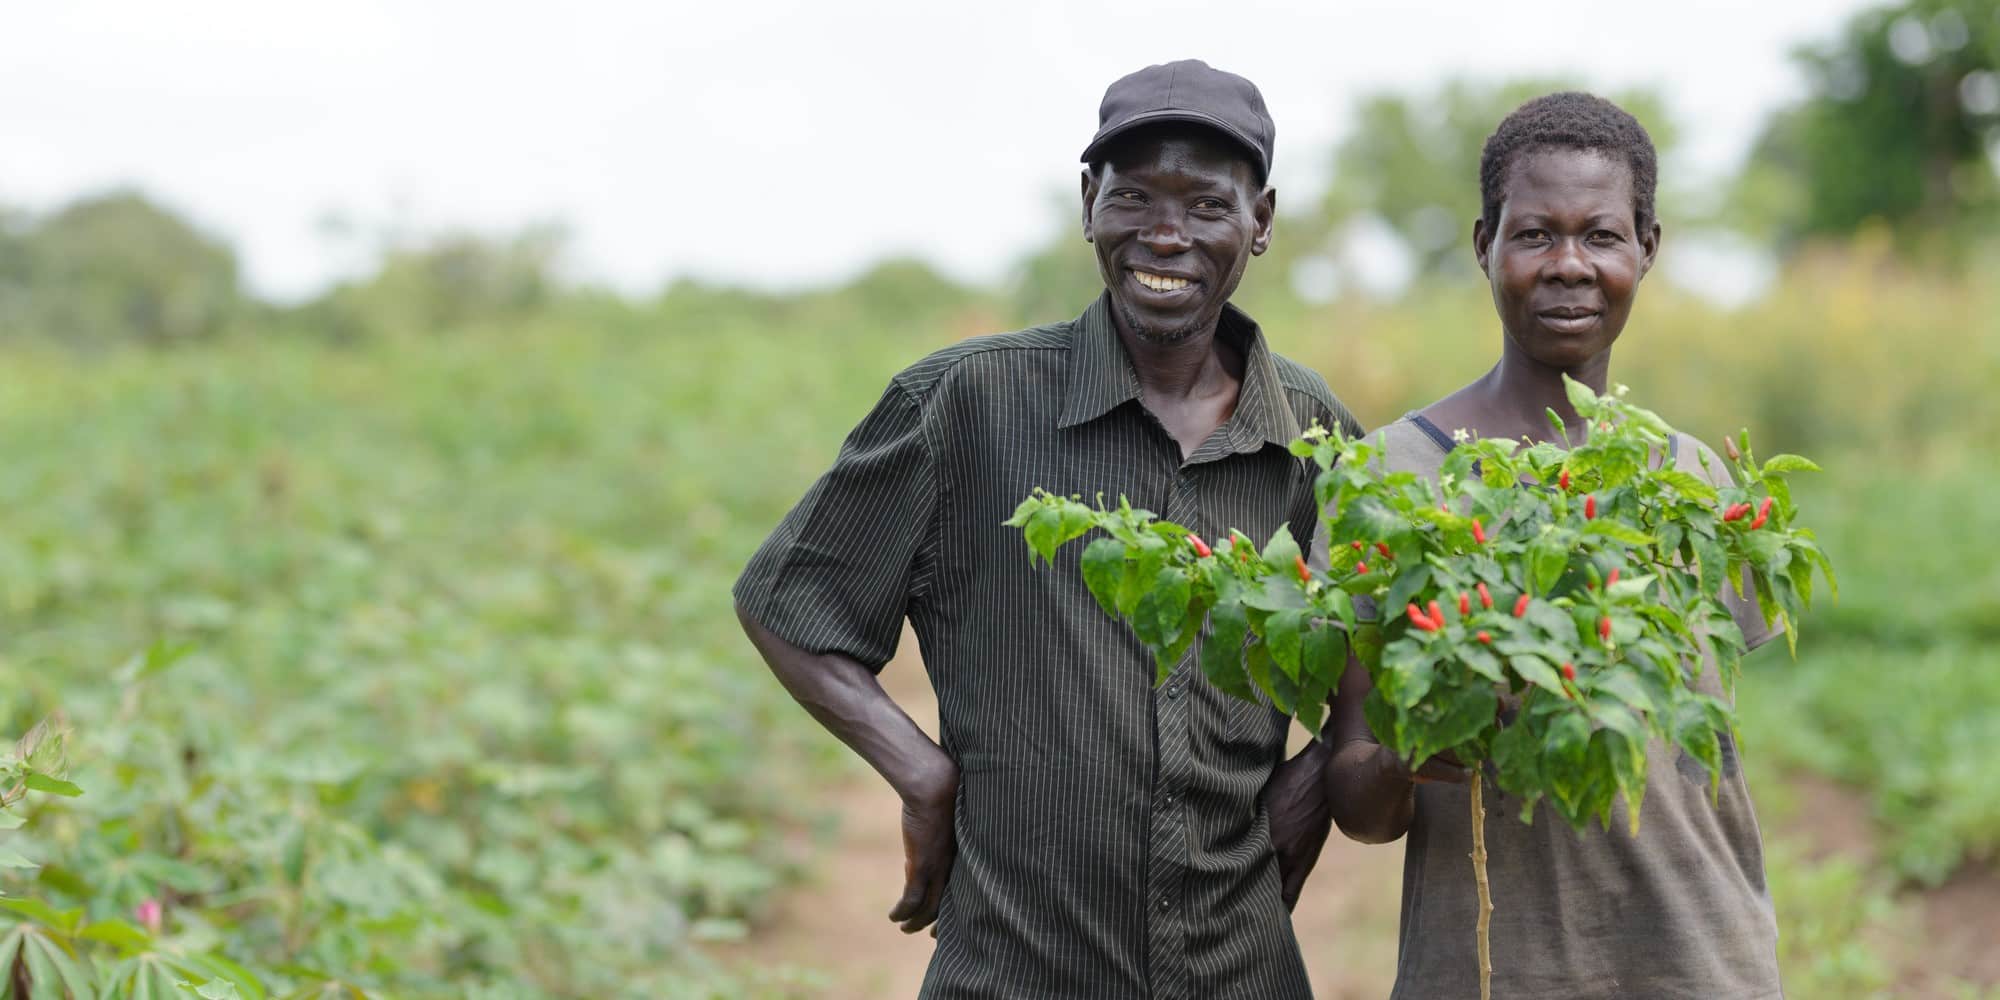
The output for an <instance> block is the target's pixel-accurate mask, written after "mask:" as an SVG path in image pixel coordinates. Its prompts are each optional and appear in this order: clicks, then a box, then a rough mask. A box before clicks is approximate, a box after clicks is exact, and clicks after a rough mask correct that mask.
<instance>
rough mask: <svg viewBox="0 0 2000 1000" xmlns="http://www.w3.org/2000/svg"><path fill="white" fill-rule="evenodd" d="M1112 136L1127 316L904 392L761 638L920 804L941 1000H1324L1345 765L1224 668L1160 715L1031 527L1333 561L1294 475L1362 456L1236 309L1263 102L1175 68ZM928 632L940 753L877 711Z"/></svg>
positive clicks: (781, 672) (872, 420)
mask: <svg viewBox="0 0 2000 1000" xmlns="http://www.w3.org/2000/svg"><path fill="white" fill-rule="evenodd" d="M1099 122H1100V127H1099V129H1098V132H1097V135H1096V137H1095V138H1093V139H1092V140H1091V142H1090V145H1089V146H1088V147H1087V148H1086V149H1085V150H1084V153H1083V160H1084V162H1085V163H1087V164H1088V165H1089V166H1088V168H1087V169H1086V170H1085V171H1084V173H1083V178H1082V186H1083V227H1084V238H1085V239H1086V240H1088V241H1090V242H1091V243H1092V244H1094V245H1095V247H1096V251H1097V260H1098V269H1099V271H1100V273H1101V275H1102V277H1103V279H1104V284H1105V292H1104V294H1103V296H1102V297H1100V298H1099V299H1098V301H1097V302H1096V304H1094V305H1092V306H1091V307H1090V309H1089V310H1088V311H1086V312H1085V313H1084V314H1083V315H1082V316H1080V317H1078V318H1076V319H1074V320H1071V321H1069V322H1065V323H1058V324H1054V325H1051V326H1044V327H1038V328H1035V329H1031V330H1024V331H1020V332H1017V333H1009V334H1001V335H996V336H989V337H980V338H975V339H972V340H968V341H965V342H963V343H960V344H958V345H956V346H953V347H950V348H946V349H945V350H942V351H939V352H938V353H936V354H933V355H931V356H930V357H928V358H925V359H924V360H922V361H920V362H918V363H917V364H916V365H915V366H913V367H911V368H909V369H907V370H905V371H904V372H902V373H901V374H899V375H897V376H896V377H895V378H894V379H892V380H891V381H890V384H889V388H888V390H887V392H886V393H885V394H884V395H883V397H882V399H881V401H880V402H879V403H878V404H877V405H876V407H875V409H874V411H873V412H871V413H870V414H869V415H868V416H867V417H866V418H865V419H863V420H862V422H861V424H860V425H859V426H858V427H856V428H855V430H854V431H853V433H852V434H851V435H850V436H849V438H848V440H847V442H846V444H845V445H844V446H843V447H842V449H841V453H840V457H839V458H838V460H836V462H835V464H834V466H833V468H832V470H830V471H829V472H828V473H827V474H826V475H825V476H824V477H822V478H821V479H820V481H819V482H818V483H817V484H815V485H814V486H813V488H812V489H811V490H810V491H809V492H808V493H807V494H806V496H805V498H804V499H803V500H802V501H800V503H799V505H798V506H797V507H796V508H794V509H793V510H792V512H791V513H790V514H789V515H787V517H786V518H785V520H784V522H783V523H782V524H781V525H779V527H778V529H777V530H776V531H775V532H773V533H772V535H771V537H770V538H769V539H768V540H767V541H766V542H765V543H764V546H763V548H762V549H760V550H759V551H758V553H757V555H756V557H755V558H754V559H753V560H752V561H751V563H750V566H749V568H748V569H746V570H745V571H744V574H743V577H742V579H740V580H739V581H738V582H737V585H736V590H735V596H736V601H737V610H738V614H739V616H740V617H741V619H742V621H743V626H744V630H745V631H746V632H747V633H748V634H749V635H750V638H751V640H752V642H754V643H755V644H756V646H757V648H758V650H759V652H761V653H762V654H763V656H764V658H765V660H766V661H767V662H768V663H769V664H770V666H771V669H772V671H773V672H774V673H776V674H777V676H778V678H779V680H780V681H782V682H783V683H784V685H785V687H786V688H787V690H789V691H790V692H791V693H792V695H793V696H794V697H795V698H797V699H798V701H799V702H800V703H801V704H802V705H804V706H805V708H806V709H807V710H808V711H809V712H811V713H812V714H813V716H814V718H816V719H818V720H819V721H820V722H821V723H822V724H823V725H825V726H826V727H827V729H829V730H830V731H831V732H833V733H834V735H836V736H838V737H839V738H840V739H841V740H842V741H843V742H845V743H846V744H847V745H848V746H849V747H851V748H853V749H854V751H855V752H856V753H858V754H860V755H861V756H862V757H863V758H864V759H866V760H867V761H868V762H869V764H871V765H873V766H874V767H875V769H876V770H877V771H878V772H880V773H881V775H882V776H883V777H884V778H885V779H887V780H888V781H889V783H890V784H891V785H892V786H893V787H894V788H895V789H896V791H897V792H898V794H899V795H901V797H902V800H903V836H904V848H905V852H906V865H905V874H906V885H905V888H904V892H903V896H902V898H901V899H900V900H899V901H898V902H897V903H896V905H895V908H894V909H893V910H892V911H891V912H890V914H889V916H890V919H891V920H894V921H897V922H899V923H900V924H901V925H902V928H903V930H904V931H906V932H912V931H917V930H921V929H923V928H924V927H926V926H929V925H930V924H931V923H932V921H933V920H935V921H936V928H935V933H936V935H937V939H938V943H937V950H936V953H935V955H934V956H933V958H932V961H931V966H930V970H929V973H928V975H927V976H926V978H925V981H924V987H923V992H922V996H924V997H934V998H969V997H981V998H984V997H1036V998H1048V997H1077V998H1090V1000H1116V998H1126V997H1133V998H1137V997H1157V998H1162V1000H1166V998H1177V997H1221V996H1228V997H1236V996H1256V997H1260V998H1274V1000H1277V998H1293V997H1297V998H1304V997H1307V996H1309V995H1310V991H1309V987H1308V985H1307V982H1306V975H1305V971H1304V968H1303V965H1302V963H1301V962H1300V959H1299V949H1298V944H1297V942H1296V941H1295V940H1294V938H1293V936H1292V931H1291V924H1290V919H1289V916H1288V915H1287V902H1288V901H1289V899H1291V898H1296V894H1297V890H1298V887H1299V884H1300V883H1301V882H1303V880H1304V877H1305V873H1306V871H1307V870H1309V869H1310V867H1311V864H1312V861H1313V859H1314V858H1316V856H1317V854H1318V851H1319V847H1320V845H1321V843H1322V842H1323V840H1324V838H1325V835H1326V832H1327V824H1328V816H1329V814H1328V813H1327V811H1326V806H1325V803H1324V795H1323V791H1322V786H1321V784H1320V781H1319V772H1320V770H1321V769H1322V767H1323V764H1324V751H1323V750H1322V749H1321V748H1319V747H1317V746H1315V747H1314V748H1313V749H1311V750H1308V751H1307V752H1306V753H1304V754H1302V755H1301V756H1300V757H1299V758H1295V759H1294V760H1293V761H1292V762H1290V763H1286V764H1284V765H1283V766H1280V762H1281V760H1282V758H1283V751H1284V736H1285V730H1286V725H1287V722H1286V719H1285V717H1284V716H1282V715H1280V714H1278V713H1276V712H1274V711H1272V710H1271V709H1269V708H1264V707H1260V706H1258V705H1254V704H1249V703H1245V702H1239V701H1235V700H1233V699H1230V698H1229V697H1227V696H1225V695H1223V694H1221V693H1220V692H1218V691H1217V690H1215V689H1214V688H1213V687H1211V686H1210V685H1209V684H1207V683H1206V682H1205V681H1204V680H1203V679H1202V676H1201V674H1200V671H1199V667H1198V659H1197V657H1198V650H1190V651H1189V652H1188V654H1187V655H1186V656H1185V657H1183V658H1182V660H1181V661H1180V663H1179V664H1178V665H1177V666H1176V667H1175V668H1174V669H1173V670H1172V672H1171V673H1170V674H1169V676H1168V677H1167V679H1166V681H1165V682H1164V683H1162V684H1160V685H1158V686H1157V687H1155V685H1154V683H1153V681H1154V666H1153V662H1152V658H1151V655H1150V654H1149V653H1147V651H1146V650H1145V649H1144V648H1143V647H1142V646H1141V645H1140V644H1139V642H1138V640H1137V639H1136V638H1134V637H1133V635H1132V634H1131V632H1130V630H1129V629H1128V628H1127V627H1126V626H1125V625H1123V624H1122V623H1120V622H1118V621H1115V620H1113V619H1111V618H1109V617H1107V616H1106V615H1104V614H1103V612H1102V611H1100V610H1099V609H1098V607H1097V605H1096V603H1095V602H1094V601H1093V600H1092V599H1091V598H1090V595H1089V593H1088V591H1087V590H1086V589H1085V587H1084V584H1083V575H1082V573H1081V572H1080V571H1079V570H1078V566H1077V553H1076V551H1068V552H1065V553H1064V554H1063V555H1062V556H1061V557H1059V559H1058V565H1056V566H1055V567H1054V568H1053V569H1052V570H1048V569H1045V570H1040V571H1037V570H1035V569H1033V568H1032V567H1031V566H1030V564H1029V562H1028V552H1027V547H1026V545H1025V543H1024V542H1023V541H1022V539H1021V536H1020V533H1019V532H1018V531H1015V530H1014V529H1012V528H1007V527H1004V526H1002V524H1001V522H1002V521H1004V520H1006V519H1007V518H1008V516H1009V515H1010V514H1011V513H1012V512H1013V509H1014V506H1015V505H1016V504H1017V503H1018V502H1019V501H1020V500H1021V499H1022V498H1023V497H1025V496H1027V495H1028V493H1029V492H1030V491H1031V490H1033V489H1034V488H1035V487H1038V486H1039V487H1045V488H1047V489H1050V490H1054V491H1057V492H1061V493H1086V494H1090V495H1095V494H1096V493H1097V492H1099V491H1103V492H1104V494H1105V495H1106V496H1107V497H1109V498H1110V499H1111V500H1112V502H1116V498H1117V497H1118V495H1119V494H1121V493H1122V494H1124V495H1125V496H1127V497H1129V498H1130V499H1131V501H1132V503H1133V504H1134V505H1137V506H1143V507H1146V508H1148V509H1151V510H1153V511H1156V512H1159V513H1160V514H1161V515H1162V516H1164V517H1166V518H1169V519H1171V520H1173V521H1176V522H1178V523H1181V524H1184V525H1187V526H1189V527H1190V528H1192V529H1193V530H1195V531H1199V532H1204V533H1212V534H1221V533H1222V532H1223V531H1224V530H1226V529H1228V528H1232V527H1234V528H1240V529H1242V530H1244V531H1246V532H1249V533H1253V534H1257V535H1258V538H1259V541H1260V542H1261V541H1262V538H1263V537H1264V536H1268V535H1269V534H1270V533H1272V532H1274V531H1276V530H1277V529H1278V528H1280V527H1289V528H1290V530H1291V532H1292V535H1293V537H1295V538H1297V539H1299V540H1301V541H1305V540H1308V539H1310V538H1311V537H1312V532H1313V529H1314V526H1315V524H1316V519H1315V514H1316V511H1315V506H1314V501H1313V491H1312V473H1313V471H1314V470H1312V469H1311V468H1310V467H1308V465H1307V464H1305V463H1303V462H1301V461H1300V460H1298V459H1296V458H1294V457H1292V456H1291V455H1290V454H1289V453H1288V452H1287V450H1286V445H1287V444H1288V443H1289V442H1290V441H1291V440H1292V439H1293V438H1294V437H1296V436H1297V435H1298V434H1299V432H1300V431H1301V430H1302V429H1303V428H1305V427H1307V426H1310V424H1311V423H1313V422H1315V421H1317V422H1319V423H1321V424H1324V425H1327V426H1332V425H1333V424H1334V423H1336V422H1338V423H1339V424H1340V425H1341V426H1343V427H1345V428H1346V429H1347V430H1348V431H1349V432H1350V433H1351V432H1354V431H1356V430H1357V428H1356V426H1355V424H1354V420H1353V418H1352V417H1350V416H1349V415H1348V413H1347V411H1346V410H1345V409H1344V408H1342V407H1341V405H1340V404H1339V403H1338V402H1337V401H1336V400H1335V399H1334V397H1333V395H1332V393H1331V392H1329V391H1328V389H1327V387H1326V383H1325V382H1324V381H1323V380H1322V379H1321V378H1320V377H1319V376H1317V375H1315V374H1313V373H1312V372H1311V371H1309V370H1307V369H1306V368H1304V367H1301V366H1299V365H1296V364H1294V363H1292V362H1290V361H1287V360H1285V359H1283V358H1280V357H1277V356H1276V355H1273V354H1272V353H1271V352H1270V351H1269V349H1268V348H1267V347H1266V346H1265V343H1264V339H1263V336H1262V334H1261V333H1260V332H1259V330H1258V328H1257V325H1256V324H1255V323H1253V322H1252V321H1251V320H1250V318H1249V317H1247V316H1245V315H1244V314H1243V313H1242V312H1240V311H1238V310H1236V309H1235V308H1234V307H1232V306H1230V305H1228V300H1229V296H1230V295H1231V293H1233V292H1234V291H1235V290H1236V286H1237V283H1238V281H1239V280H1241V278H1242V276H1243V271H1244V268H1245V267H1246V265H1247V264H1248V263H1249V261H1250V258H1252V257H1254V256H1257V255H1259V254H1262V253H1263V252H1264V250H1265V248H1266V247H1267V246H1268V245H1269V243H1270V239H1271V222H1272V215H1273V213H1274V211H1275V207H1276V194H1275V192H1273V191H1272V190H1271V189H1270V188H1269V187H1268V186H1266V180H1267V178H1268V176H1269V171H1270V165H1271V149H1272V138H1273V128H1272V123H1271V119H1270V115H1269V114H1268V113H1267V112H1266V111H1265V109H1264V102H1263V98H1262V97H1261V96H1260V95H1259V94H1258V92H1257V89H1256V87H1254V86H1253V85H1251V84H1250V82H1249V81H1247V80H1244V79H1243V78H1241V77H1238V76H1234V75H1232V74H1229V73H1223V72H1220V71H1217V70H1214V69H1211V68H1210V67H1208V66H1207V65H1205V64H1203V63H1201V62H1197V61H1183V62H1178V63H1170V64H1166V65H1161V66H1152V67H1148V68H1146V69H1143V70H1140V71H1138V72H1136V73H1133V74H1131V75H1130V76H1127V77H1125V78H1123V79H1121V80H1119V81H1117V82H1116V83H1114V84H1112V85H1111V87H1110V88H1109V89H1108V90H1107V91H1106V92H1105V95H1104V101H1103V104H1102V106H1101V107H1100V109H1099ZM1080 548H1081V547H1080V546H1075V547H1072V549H1080ZM906 615H907V617H908V618H909V620H910V622H911V624H912V626H913V627H914V629H915V631H916V635H917V639H918V641H919V643H920V644H921V646H922V650H923V659H924V665H925V668H926V670H927V671H928V672H929V674H930V677H931V682H932V684H933V686H934V687H935V688H936V690H937V694H938V709H939V718H940V739H941V741H942V744H943V745H942V746H940V745H939V744H937V743H933V742H932V741H931V740H930V739H929V738H928V737H926V736H925V735H924V733H923V732H922V731H921V730H919V729H918V728H917V726H916V725H915V724H914V723H913V722H911V721H910V718H909V716H907V715H906V714H904V713H903V711H902V710H901V709H900V708H898V707H897V706H896V705H895V703H894V702H893V701H891V700H890V699H889V698H888V696H887V695H885V694H884V693H883V691H882V688H881V686H880V685H879V684H878V683H877V682H876V680H875V673H876V671H878V670H880V669H881V667H882V666H883V664H884V663H886V662H887V661H888V660H889V658H890V656H891V655H892V654H893V653H894V651H895V648H896V643H897V638H898V635H899V634H900V630H901V628H902V623H903V619H904V617H905V616H906ZM1274 843H1275V844H1276V845H1277V850H1276V851H1275V852H1274V849H1273V845H1274ZM1281 867H1282V869H1283V870H1282V871H1281Z"/></svg>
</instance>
